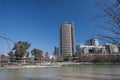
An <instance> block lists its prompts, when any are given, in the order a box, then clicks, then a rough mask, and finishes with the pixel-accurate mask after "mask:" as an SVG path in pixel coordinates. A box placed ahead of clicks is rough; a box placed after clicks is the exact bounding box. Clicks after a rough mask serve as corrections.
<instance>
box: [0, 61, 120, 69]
mask: <svg viewBox="0 0 120 80" xmlns="http://www.w3.org/2000/svg"><path fill="white" fill-rule="evenodd" d="M71 65H120V63H114V64H113V63H91V62H81V63H73V62H59V63H52V64H36V65H4V66H0V69H9V68H10V69H16V68H46V67H62V66H71Z"/></svg>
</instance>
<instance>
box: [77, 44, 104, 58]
mask: <svg viewBox="0 0 120 80" xmlns="http://www.w3.org/2000/svg"><path fill="white" fill-rule="evenodd" d="M76 52H77V56H79V55H82V54H105V53H106V49H105V46H88V45H77V46H76Z"/></svg>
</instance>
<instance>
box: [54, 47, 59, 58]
mask: <svg viewBox="0 0 120 80" xmlns="http://www.w3.org/2000/svg"><path fill="white" fill-rule="evenodd" d="M54 56H60V48H59V47H57V46H55V47H54Z"/></svg>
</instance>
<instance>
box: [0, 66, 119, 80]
mask: <svg viewBox="0 0 120 80" xmlns="http://www.w3.org/2000/svg"><path fill="white" fill-rule="evenodd" d="M0 80H120V65H79V66H78V65H77V66H76V65H74V66H64V67H58V68H27V69H25V68H24V69H0Z"/></svg>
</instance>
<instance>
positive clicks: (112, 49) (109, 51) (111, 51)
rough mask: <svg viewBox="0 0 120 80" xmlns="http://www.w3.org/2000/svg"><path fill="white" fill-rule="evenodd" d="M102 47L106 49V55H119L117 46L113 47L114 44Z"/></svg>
mask: <svg viewBox="0 0 120 80" xmlns="http://www.w3.org/2000/svg"><path fill="white" fill-rule="evenodd" d="M104 46H105V48H106V53H107V54H115V53H119V49H118V46H117V45H114V44H105V45H104Z"/></svg>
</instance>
